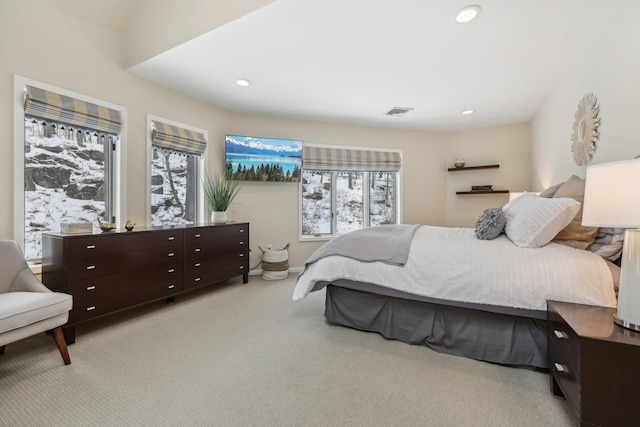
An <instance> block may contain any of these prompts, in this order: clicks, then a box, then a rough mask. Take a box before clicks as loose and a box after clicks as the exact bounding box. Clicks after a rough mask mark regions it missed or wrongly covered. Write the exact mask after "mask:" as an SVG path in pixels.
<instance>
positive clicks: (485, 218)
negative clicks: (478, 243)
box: [476, 208, 507, 240]
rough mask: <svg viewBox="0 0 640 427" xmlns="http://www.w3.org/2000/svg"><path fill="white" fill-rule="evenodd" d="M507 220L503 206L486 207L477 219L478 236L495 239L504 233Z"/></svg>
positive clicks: (484, 238) (479, 237) (483, 238)
mask: <svg viewBox="0 0 640 427" xmlns="http://www.w3.org/2000/svg"><path fill="white" fill-rule="evenodd" d="M506 222H507V220H506V218H505V217H504V213H503V212H502V209H501V208H491V209H485V210H484V212H482V214H481V215H480V217H479V218H478V220H477V221H476V237H477V238H478V239H480V240H493V239H495V238H496V237H498V236H499V235H500V233H502V230H504V225H505V224H506Z"/></svg>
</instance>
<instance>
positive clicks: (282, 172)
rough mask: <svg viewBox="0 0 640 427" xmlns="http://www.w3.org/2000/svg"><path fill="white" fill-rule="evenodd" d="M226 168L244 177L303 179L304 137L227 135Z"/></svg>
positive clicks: (276, 180) (242, 178)
mask: <svg viewBox="0 0 640 427" xmlns="http://www.w3.org/2000/svg"><path fill="white" fill-rule="evenodd" d="M225 168H226V170H227V172H228V173H229V174H230V176H231V178H232V179H236V180H241V181H275V182H300V173H301V169H302V141H297V140H293V139H277V138H262V137H254V136H240V135H227V136H226V138H225Z"/></svg>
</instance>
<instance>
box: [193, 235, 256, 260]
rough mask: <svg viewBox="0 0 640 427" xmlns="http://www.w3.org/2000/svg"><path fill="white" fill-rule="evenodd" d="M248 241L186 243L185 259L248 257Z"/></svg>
mask: <svg viewBox="0 0 640 427" xmlns="http://www.w3.org/2000/svg"><path fill="white" fill-rule="evenodd" d="M248 254H249V243H248V242H246V241H244V240H235V239H233V240H222V241H202V242H196V243H190V244H187V246H186V249H185V256H186V260H187V262H188V261H196V260H201V259H204V258H216V257H221V256H230V255H233V256H235V257H236V258H243V257H248Z"/></svg>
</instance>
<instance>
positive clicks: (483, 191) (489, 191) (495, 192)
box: [456, 190, 509, 194]
mask: <svg viewBox="0 0 640 427" xmlns="http://www.w3.org/2000/svg"><path fill="white" fill-rule="evenodd" d="M508 192H509V190H478V191H456V194H505V193H508Z"/></svg>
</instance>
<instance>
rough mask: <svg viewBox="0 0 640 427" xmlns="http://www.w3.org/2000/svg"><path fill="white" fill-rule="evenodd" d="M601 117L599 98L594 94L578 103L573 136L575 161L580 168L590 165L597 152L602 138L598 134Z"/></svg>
mask: <svg viewBox="0 0 640 427" xmlns="http://www.w3.org/2000/svg"><path fill="white" fill-rule="evenodd" d="M599 115H600V106H599V105H598V98H596V96H595V95H594V94H592V93H588V94H586V95H585V96H583V97H582V99H581V100H580V102H579V103H578V109H577V110H576V114H575V120H574V122H573V134H572V135H571V141H572V144H571V151H572V152H573V160H574V161H575V162H576V164H577V165H578V166H583V165H586V164H587V163H589V162H590V161H591V159H592V158H593V154H594V153H595V152H596V148H597V147H596V142H597V141H598V137H599V136H600V134H599V133H598V127H600V117H599Z"/></svg>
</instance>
